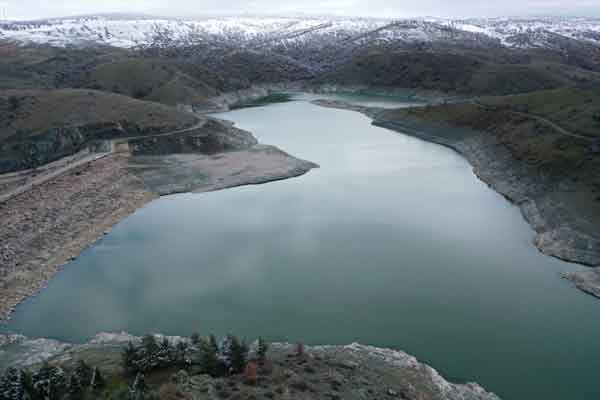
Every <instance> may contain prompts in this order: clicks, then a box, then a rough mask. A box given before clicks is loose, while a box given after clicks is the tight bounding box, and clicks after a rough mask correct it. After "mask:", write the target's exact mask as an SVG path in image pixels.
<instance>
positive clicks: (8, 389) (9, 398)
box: [0, 368, 25, 400]
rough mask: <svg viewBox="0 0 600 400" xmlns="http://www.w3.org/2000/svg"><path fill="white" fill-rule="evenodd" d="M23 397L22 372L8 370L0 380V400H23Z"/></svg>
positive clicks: (12, 369)
mask: <svg viewBox="0 0 600 400" xmlns="http://www.w3.org/2000/svg"><path fill="white" fill-rule="evenodd" d="M24 397H25V381H24V376H23V372H22V371H20V370H18V369H16V368H9V369H8V370H6V372H5V373H4V375H3V376H2V378H1V379H0V399H2V400H23V399H24Z"/></svg>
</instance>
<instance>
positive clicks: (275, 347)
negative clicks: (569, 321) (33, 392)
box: [0, 333, 499, 400]
mask: <svg viewBox="0 0 600 400" xmlns="http://www.w3.org/2000/svg"><path fill="white" fill-rule="evenodd" d="M156 336H157V339H158V340H159V342H160V341H162V338H163V337H164V336H162V335H156ZM167 339H168V340H169V341H170V342H172V343H175V342H178V341H188V340H189V339H188V338H183V337H175V336H169V337H167ZM140 340H141V338H139V337H135V336H131V335H129V334H127V333H118V334H113V333H100V334H98V335H96V336H95V337H94V338H93V339H92V340H91V341H90V342H88V343H85V344H79V345H77V344H69V343H62V342H59V341H56V340H49V339H35V340H30V339H27V338H25V337H23V336H20V335H14V336H2V335H0V371H1V370H2V369H5V368H8V367H11V366H14V367H19V368H35V367H36V366H37V365H39V364H40V363H41V362H43V361H49V362H51V363H59V364H60V365H63V366H67V367H68V366H69V365H74V364H75V363H76V362H77V361H78V360H80V359H82V360H85V361H86V362H87V363H88V364H90V365H94V366H98V367H99V368H100V369H101V370H102V372H103V374H106V375H111V374H120V373H122V370H121V351H122V349H123V347H124V346H125V345H126V344H127V343H128V342H129V341H132V342H133V343H137V342H139V341H140ZM294 347H295V346H293V345H290V344H285V343H272V344H271V345H270V348H269V353H268V358H269V360H270V362H271V363H272V369H273V372H271V373H270V374H269V375H268V376H265V377H263V378H262V382H261V383H260V384H259V385H257V386H255V387H252V386H248V385H244V384H243V382H242V381H240V382H238V380H240V378H236V377H224V378H212V377H210V376H208V375H202V374H198V373H196V372H195V371H194V369H193V368H191V369H189V370H188V371H187V372H178V373H177V374H178V375H182V376H183V377H184V378H185V379H183V381H182V382H181V381H180V382H179V385H180V389H181V390H182V391H183V392H184V393H186V394H188V395H189V398H192V399H194V400H201V399H219V398H228V397H229V396H230V395H231V393H230V394H229V395H227V394H226V393H224V392H225V391H224V390H219V388H222V387H226V388H230V389H228V391H229V390H232V391H233V392H234V393H238V394H239V395H242V397H240V398H250V396H252V395H253V396H255V397H257V398H266V397H269V398H276V399H290V398H294V399H307V400H308V399H323V398H330V399H357V400H358V399H364V398H398V399H405V400H420V399H431V400H499V398H498V396H496V395H495V394H493V393H489V392H487V391H486V390H485V389H484V388H482V387H481V386H479V385H478V384H476V383H465V384H455V383H450V382H448V381H447V380H446V379H444V378H443V377H442V376H441V375H440V374H439V373H438V372H437V371H436V370H435V369H433V368H432V367H430V366H429V365H427V364H424V363H421V362H419V361H418V360H417V359H416V358H415V357H413V356H411V355H409V354H407V353H405V352H403V351H400V350H392V349H384V348H377V347H373V346H365V345H361V344H358V343H353V344H350V345H346V346H335V345H329V346H305V347H304V354H303V355H302V356H300V357H299V356H294ZM246 396H247V397H246Z"/></svg>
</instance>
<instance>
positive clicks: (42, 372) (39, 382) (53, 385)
mask: <svg viewBox="0 0 600 400" xmlns="http://www.w3.org/2000/svg"><path fill="white" fill-rule="evenodd" d="M32 380H33V389H34V392H35V395H36V397H38V398H41V399H45V400H58V399H60V397H61V396H62V394H64V392H65V389H66V386H67V385H66V383H67V382H66V380H65V372H64V371H63V370H62V368H60V367H56V366H54V365H50V364H48V362H47V361H46V362H44V363H43V364H42V367H41V368H40V369H39V371H38V372H36V373H35V374H33V376H32Z"/></svg>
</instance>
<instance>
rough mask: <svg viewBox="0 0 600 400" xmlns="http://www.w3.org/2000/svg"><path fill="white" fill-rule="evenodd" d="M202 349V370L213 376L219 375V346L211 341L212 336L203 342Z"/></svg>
mask: <svg viewBox="0 0 600 400" xmlns="http://www.w3.org/2000/svg"><path fill="white" fill-rule="evenodd" d="M200 351H201V355H200V368H201V369H202V371H203V372H204V373H206V374H208V375H210V376H212V377H217V376H219V375H220V373H219V372H220V371H219V370H220V368H219V358H218V354H217V348H216V347H215V346H214V345H213V343H211V340H210V338H209V339H205V340H203V341H202V342H201V344H200Z"/></svg>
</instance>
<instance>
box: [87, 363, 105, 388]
mask: <svg viewBox="0 0 600 400" xmlns="http://www.w3.org/2000/svg"><path fill="white" fill-rule="evenodd" d="M105 385H106V382H105V381H104V377H103V376H102V374H101V373H100V369H98V367H94V371H93V372H92V378H91V379H90V388H91V389H92V390H93V391H100V390H102V389H103V388H104V386H105Z"/></svg>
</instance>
